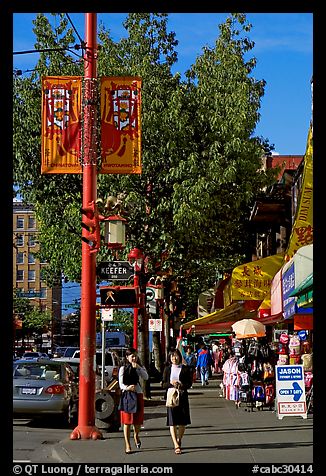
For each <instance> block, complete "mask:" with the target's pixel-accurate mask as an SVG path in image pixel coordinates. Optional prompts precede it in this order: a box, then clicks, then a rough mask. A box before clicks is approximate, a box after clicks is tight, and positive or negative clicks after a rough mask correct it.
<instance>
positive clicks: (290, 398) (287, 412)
mask: <svg viewBox="0 0 326 476" xmlns="http://www.w3.org/2000/svg"><path fill="white" fill-rule="evenodd" d="M275 369H276V399H277V414H278V418H280V419H281V418H283V417H284V416H302V418H307V408H306V395H305V385H304V374H303V365H276V367H275Z"/></svg>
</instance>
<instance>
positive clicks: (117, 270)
mask: <svg viewBox="0 0 326 476" xmlns="http://www.w3.org/2000/svg"><path fill="white" fill-rule="evenodd" d="M97 275H98V276H99V277H100V278H103V279H105V280H107V281H111V280H112V281H113V280H119V281H128V280H129V278H130V277H131V276H133V275H134V268H133V266H132V265H131V264H130V263H129V262H128V261H103V262H102V263H100V264H99V265H98V266H97Z"/></svg>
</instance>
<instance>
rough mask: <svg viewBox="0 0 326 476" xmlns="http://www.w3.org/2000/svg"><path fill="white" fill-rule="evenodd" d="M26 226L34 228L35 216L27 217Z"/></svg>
mask: <svg viewBox="0 0 326 476" xmlns="http://www.w3.org/2000/svg"><path fill="white" fill-rule="evenodd" d="M28 228H29V229H35V217H28Z"/></svg>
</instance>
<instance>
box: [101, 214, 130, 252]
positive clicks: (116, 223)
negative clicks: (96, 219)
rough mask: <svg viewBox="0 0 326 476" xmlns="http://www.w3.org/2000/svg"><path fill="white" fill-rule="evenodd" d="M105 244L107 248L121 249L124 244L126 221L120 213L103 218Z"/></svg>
mask: <svg viewBox="0 0 326 476" xmlns="http://www.w3.org/2000/svg"><path fill="white" fill-rule="evenodd" d="M104 222H105V244H106V245H107V247H108V248H111V249H116V250H119V249H120V250H121V249H123V248H124V247H125V246H126V222H127V220H126V219H125V218H123V217H121V216H120V215H111V216H108V217H105V218H104Z"/></svg>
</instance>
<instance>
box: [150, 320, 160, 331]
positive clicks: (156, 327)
mask: <svg viewBox="0 0 326 476" xmlns="http://www.w3.org/2000/svg"><path fill="white" fill-rule="evenodd" d="M148 330H149V331H161V330H162V319H148Z"/></svg>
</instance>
